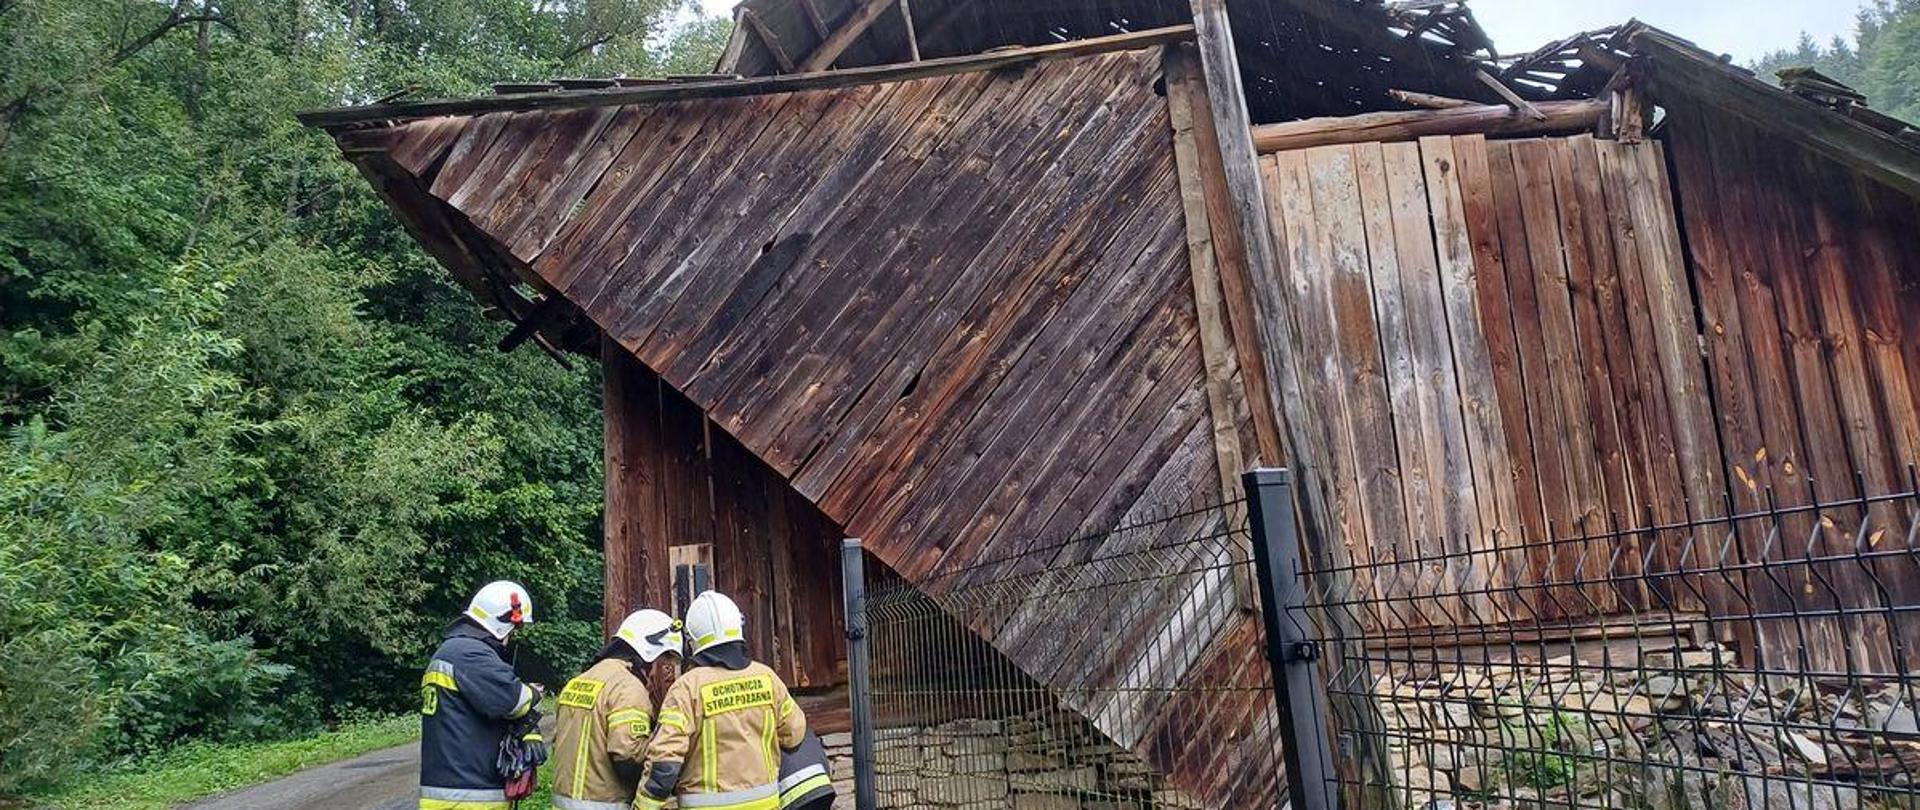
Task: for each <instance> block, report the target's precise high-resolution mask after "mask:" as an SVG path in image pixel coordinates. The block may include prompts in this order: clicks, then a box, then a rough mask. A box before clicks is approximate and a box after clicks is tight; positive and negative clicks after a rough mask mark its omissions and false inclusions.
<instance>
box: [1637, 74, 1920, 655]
mask: <svg viewBox="0 0 1920 810" xmlns="http://www.w3.org/2000/svg"><path fill="white" fill-rule="evenodd" d="M1662 104H1663V105H1664V106H1665V107H1666V109H1667V113H1668V123H1667V125H1666V127H1665V131H1666V133H1667V135H1666V138H1667V141H1668V143H1669V144H1670V145H1671V149H1672V153H1673V165H1674V171H1675V176H1676V178H1675V179H1676V181H1677V184H1676V189H1677V194H1678V196H1679V200H1680V211H1681V215H1682V217H1681V218H1682V221H1683V222H1684V224H1685V231H1686V234H1687V241H1688V245H1689V248H1690V253H1691V258H1692V260H1693V268H1694V284H1695V291H1696V294H1697V297H1698V300H1699V307H1700V313H1701V320H1702V322H1703V324H1704V328H1703V330H1702V334H1703V336H1704V342H1705V347H1706V350H1707V356H1708V358H1709V362H1710V365H1711V367H1712V369H1713V387H1714V394H1715V403H1716V405H1717V412H1718V419H1717V422H1716V427H1717V429H1718V431H1719V434H1720V439H1721V442H1722V444H1723V446H1724V447H1725V456H1724V464H1725V469H1726V470H1727V476H1728V480H1729V487H1728V488H1729V490H1730V495H1729V498H1730V500H1731V502H1732V504H1733V506H1734V508H1735V509H1737V510H1738V511H1740V512H1743V513H1744V512H1752V511H1755V510H1759V509H1764V508H1765V507H1766V504H1767V500H1768V499H1769V498H1772V499H1773V500H1774V501H1775V502H1776V503H1778V504H1780V505H1782V506H1789V507H1790V506H1800V505H1806V504H1812V503H1816V502H1832V501H1836V500H1841V499H1848V498H1858V497H1861V496H1863V495H1865V496H1873V495H1884V494H1889V493H1894V492H1906V491H1910V488H1911V487H1912V486H1913V481H1912V479H1911V478H1910V476H1911V474H1912V473H1911V466H1910V465H1912V464H1914V463H1916V461H1920V416H1916V414H1920V320H1916V319H1920V209H1917V208H1916V204H1915V201H1914V200H1913V199H1912V198H1910V197H1907V196H1905V195H1902V194H1899V193H1897V192H1894V191H1892V190H1890V189H1888V188H1886V187H1884V186H1882V185H1880V184H1878V183H1876V182H1874V181H1872V180H1868V179H1865V178H1863V177H1861V176H1859V175H1857V174H1856V173H1854V172H1851V171H1849V170H1847V169H1845V168H1844V167H1842V166H1840V165H1838V164H1835V163H1831V162H1829V161H1827V160H1825V159H1823V158H1820V157H1818V156H1816V155H1813V154H1811V153H1809V152H1808V151H1807V150H1805V149H1803V148H1801V147H1800V146H1798V145H1796V144H1794V143H1792V142H1788V141H1786V140H1783V139H1781V138H1779V137H1777V136H1773V135H1769V134H1767V133H1765V132H1762V131H1761V130H1760V129H1758V128H1756V127H1754V126H1752V125H1750V124H1748V123H1745V122H1744V121H1743V120H1742V119H1739V118H1735V117H1732V116H1728V115H1725V114H1721V113H1718V112H1715V111H1713V110H1711V109H1709V108H1703V107H1696V106H1694V105H1692V104H1690V103H1688V102H1686V101H1685V100H1683V99H1670V100H1669V99H1663V101H1662ZM1906 506H1910V504H1907V505H1906ZM1857 512H1858V510H1857V509H1838V510H1832V511H1830V512H1828V513H1826V514H1825V516H1824V518H1825V519H1821V520H1816V519H1815V518H1814V516H1813V515H1812V514H1804V515H1800V516H1796V517H1795V518H1794V519H1790V520H1788V521H1786V528H1787V531H1786V532H1784V536H1782V537H1780V538H1778V539H1777V540H1775V541H1773V542H1771V543H1769V542H1768V538H1767V537H1766V536H1765V535H1764V532H1762V531H1760V530H1759V527H1757V526H1754V527H1749V531H1746V532H1743V536H1742V546H1743V550H1744V551H1745V553H1746V554H1747V555H1748V558H1749V559H1753V560H1756V561H1759V562H1763V563H1764V562H1765V561H1767V560H1789V559H1795V558H1805V557H1807V556H1809V555H1811V556H1813V557H1816V558H1817V557H1821V556H1825V555H1850V554H1851V553H1852V550H1853V549H1855V548H1856V547H1864V548H1866V549H1869V550H1873V549H1887V548H1892V547H1894V546H1892V545H1891V544H1910V543H1911V542H1912V538H1910V537H1908V536H1907V532H1908V531H1909V527H1911V526H1912V525H1914V524H1913V519H1914V516H1913V515H1912V514H1910V513H1909V512H1908V510H1907V508H1905V506H1900V505H1895V504H1889V503H1882V504H1880V505H1878V506H1876V507H1875V508H1874V509H1872V510H1870V512H1869V515H1868V516H1869V518H1870V519H1871V523H1870V524H1868V525H1866V526H1865V527H1864V528H1863V527H1862V525H1861V524H1860V522H1859V519H1858V515H1857ZM1783 570H1788V571H1791V572H1793V578H1794V579H1795V581H1793V582H1782V583H1779V585H1778V586H1777V587H1775V588H1769V589H1767V590H1766V591H1764V592H1761V593H1756V594H1754V595H1753V598H1754V599H1755V602H1756V604H1757V605H1758V606H1760V607H1762V608H1768V609H1779V608H1781V607H1782V606H1783V605H1785V604H1787V603H1788V600H1795V601H1797V602H1799V603H1800V604H1803V605H1812V606H1816V607H1817V608H1818V609H1820V610H1823V611H1828V612H1831V611H1832V610H1833V608H1834V607H1836V606H1837V607H1840V608H1870V609H1873V610H1874V611H1877V610H1878V609H1879V607H1880V604H1881V599H1882V594H1881V589H1880V587H1879V586H1880V584H1884V585H1885V586H1887V588H1888V593H1887V594H1886V597H1887V598H1889V599H1891V600H1892V601H1893V603H1895V604H1909V605H1911V604H1915V603H1916V602H1920V570H1916V566H1915V565H1914V561H1913V559H1912V558H1911V556H1907V555H1892V556H1882V557H1881V558H1880V559H1878V560H1877V561H1875V562H1873V563H1872V564H1871V567H1869V566H1863V565H1861V564H1858V563H1856V562H1854V561H1852V560H1851V559H1846V560H1843V561H1840V562H1837V563H1835V564H1831V565H1825V564H1823V565H1816V566H1805V565H1798V566H1793V567H1791V568H1784V569H1783ZM1815 578H1818V579H1819V580H1820V581H1819V582H1818V583H1816V582H1814V581H1813V580H1814V579H1815ZM1876 580H1877V581H1876ZM1883 621H1884V620H1883V619H1882V618H1881V617H1879V616H1876V615H1873V613H1867V614H1865V615H1861V616H1858V617H1855V618H1851V619H1848V620H1845V621H1824V620H1823V621H1803V622H1799V623H1793V622H1779V623H1776V624H1775V625H1773V626H1763V627H1762V628H1761V632H1762V634H1763V635H1766V636H1768V638H1766V639H1764V642H1765V643H1763V644H1762V648H1763V649H1767V650H1770V651H1775V654H1776V658H1775V659H1774V663H1776V664H1780V665H1790V664H1793V663H1795V655H1796V652H1795V650H1796V649H1797V648H1798V647H1800V646H1802V645H1803V644H1804V645H1805V646H1807V647H1809V648H1811V651H1812V653H1813V657H1814V661H1815V663H1816V664H1819V665H1822V666H1825V667H1827V668H1829V669H1834V670H1836V671H1839V670H1843V669H1844V668H1845V667H1847V666H1854V667H1870V668H1873V669H1876V670H1878V671H1881V672H1891V671H1894V669H1893V668H1894V667H1895V666H1899V667H1900V668H1901V669H1904V668H1905V666H1906V664H1905V663H1904V662H1903V661H1902V660H1901V659H1902V658H1903V656H1902V655H1900V654H1899V653H1898V652H1897V651H1895V650H1893V649H1890V648H1889V646H1888V645H1887V643H1886V642H1885V641H1883V640H1884V639H1891V638H1904V640H1905V642H1906V644H1907V645H1908V646H1909V647H1911V646H1912V645H1913V644H1915V643H1916V642H1917V641H1920V628H1913V627H1911V625H1912V624H1913V623H1912V622H1907V623H1906V624H1907V625H1908V627H1907V628H1904V630H1905V632H1904V633H1888V632H1887V631H1888V628H1887V627H1886V626H1885V625H1884V623H1883ZM1801 633H1805V634H1806V636H1805V637H1803V636H1801V635H1800V634H1801ZM1863 640H1866V643H1862V641H1863ZM1843 653H1850V654H1851V655H1853V656H1855V659H1854V660H1853V661H1851V662H1849V661H1847V660H1845V659H1844V658H1843Z"/></svg>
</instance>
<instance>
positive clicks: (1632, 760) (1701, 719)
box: [1372, 642, 1920, 810]
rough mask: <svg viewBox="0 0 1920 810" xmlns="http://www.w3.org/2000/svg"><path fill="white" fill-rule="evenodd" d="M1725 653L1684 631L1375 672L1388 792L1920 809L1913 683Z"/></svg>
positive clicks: (1462, 802)
mask: <svg viewBox="0 0 1920 810" xmlns="http://www.w3.org/2000/svg"><path fill="white" fill-rule="evenodd" d="M1735 659H1736V656H1735V654H1734V651H1732V650H1730V649H1728V648H1726V647H1724V646H1721V645H1718V644H1714V643H1711V642H1709V643H1707V644H1704V645H1698V646H1696V645H1691V644H1687V643H1685V642H1682V643H1681V644H1680V646H1674V647H1669V648H1666V649H1655V650H1647V651H1644V652H1642V653H1640V654H1639V656H1638V659H1637V660H1634V661H1624V662H1623V661H1620V660H1617V659H1616V660H1611V661H1606V662H1604V663H1603V662H1601V661H1588V660H1576V659H1575V658H1574V657H1572V656H1563V657H1559V658H1550V659H1547V660H1545V661H1535V662H1523V663H1495V664H1489V665H1486V666H1453V665H1445V664H1443V665H1441V666H1439V667H1437V668H1430V669H1429V670H1428V672H1427V673H1426V675H1425V676H1423V677H1406V676H1405V675H1406V673H1405V671H1404V670H1402V671H1400V672H1396V673H1391V674H1388V675H1384V676H1382V677H1381V678H1379V680H1377V681H1376V682H1375V684H1374V686H1373V689H1372V693H1373V694H1374V695H1375V696H1377V698H1378V706H1379V710H1380V715H1381V720H1382V721H1383V723H1384V725H1385V728H1384V737H1385V740H1386V743H1387V750H1388V753H1389V755H1388V757H1387V759H1388V765H1389V767H1390V769H1391V770H1392V772H1393V784H1394V786H1395V791H1396V793H1397V794H1398V796H1397V798H1398V803H1399V804H1400V805H1401V806H1403V807H1407V808H1431V810H1462V809H1464V808H1488V809H1489V810H1493V809H1498V810H1507V809H1508V808H1511V809H1512V810H1534V809H1535V808H1539V809H1541V810H1545V808H1571V807H1583V808H1584V807H1618V808H1636V809H1639V810H1681V808H1712V809H1713V810H1745V808H1750V807H1751V808H1792V809H1793V810H1863V809H1867V810H1871V809H1873V808H1883V807H1884V808H1895V807H1897V808H1903V810H1920V728H1916V724H1915V705H1916V704H1915V700H1916V698H1920V683H1915V682H1913V681H1912V680H1908V681H1906V682H1905V683H1902V682H1900V681H1899V680H1897V679H1893V678H1883V679H1879V680H1875V681H1871V682H1862V681H1858V680H1856V681H1855V683H1854V684H1853V686H1852V688H1849V686H1848V684H1847V682H1846V679H1844V678H1836V679H1832V680H1830V681H1825V682H1822V681H1817V680H1815V679H1809V678H1797V677H1788V676H1781V675H1768V676H1764V677H1763V676H1759V675H1756V674H1755V672H1754V671H1753V668H1751V667H1748V668H1747V669H1746V670H1744V671H1743V670H1742V669H1741V667H1740V664H1739V663H1738V662H1737V661H1736V660H1735ZM1776 671H1777V670H1776Z"/></svg>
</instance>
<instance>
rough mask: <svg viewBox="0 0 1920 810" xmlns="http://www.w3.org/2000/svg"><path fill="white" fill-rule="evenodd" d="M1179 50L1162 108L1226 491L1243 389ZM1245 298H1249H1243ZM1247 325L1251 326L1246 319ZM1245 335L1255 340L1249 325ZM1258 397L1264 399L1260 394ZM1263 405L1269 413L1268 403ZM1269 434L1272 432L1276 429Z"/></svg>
mask: <svg viewBox="0 0 1920 810" xmlns="http://www.w3.org/2000/svg"><path fill="white" fill-rule="evenodd" d="M1179 54H1181V51H1179V50H1175V49H1169V50H1168V51H1167V73H1168V76H1167V112H1168V118H1169V120H1170V121H1171V123H1172V124H1173V155H1174V162H1175V165H1176V166H1177V168H1178V171H1179V174H1180V206H1181V211H1182V213H1183V215H1184V217H1185V220H1186V231H1187V272H1188V274H1189V276H1190V277H1191V278H1192V280H1193V304H1194V309H1195V313H1196V315H1197V317H1198V323H1199V327H1200V352H1201V356H1202V358H1203V360H1204V367H1205V369H1206V388H1207V411H1208V413H1209V414H1210V415H1211V416H1212V424H1213V430H1212V434H1213V447H1214V456H1215V460H1216V462H1217V466H1218V467H1219V471H1220V487H1221V491H1222V492H1231V491H1233V488H1234V486H1236V485H1237V482H1238V479H1239V475H1240V473H1241V472H1243V471H1245V469H1246V468H1245V466H1244V463H1243V460H1242V459H1243V456H1242V453H1241V450H1240V433H1239V425H1240V422H1241V419H1240V414H1242V413H1245V412H1246V404H1245V399H1244V398H1243V393H1244V392H1236V391H1234V390H1233V385H1232V381H1233V378H1234V376H1235V375H1236V374H1237V373H1238V372H1239V362H1238V361H1237V360H1236V359H1235V358H1234V347H1235V345H1236V343H1237V341H1236V340H1235V339H1234V338H1233V337H1230V336H1229V335H1228V329H1229V326H1228V323H1229V320H1230V318H1231V315H1230V314H1229V313H1228V311H1227V304H1226V300H1225V298H1224V297H1223V294H1222V292H1221V286H1220V283H1221V280H1220V268H1219V266H1218V265H1217V264H1216V260H1215V257H1214V249H1213V233H1212V231H1213V227H1212V225H1211V224H1210V223H1209V219H1208V210H1207V190H1206V187H1207V185H1208V184H1207V182H1206V179H1205V177H1204V175H1203V174H1202V164H1201V157H1200V154H1199V150H1200V147H1199V145H1198V144H1197V143H1196V140H1195V137H1194V114H1193V101H1194V100H1193V99H1191V98H1189V97H1188V94H1189V93H1192V92H1193V91H1194V90H1195V89H1197V86H1196V85H1195V83H1194V82H1192V81H1189V80H1187V78H1186V76H1185V75H1183V74H1185V73H1187V72H1190V71H1192V69H1193V67H1192V65H1191V64H1190V62H1191V61H1192V60H1190V59H1187V58H1183V57H1181V56H1180V55H1179ZM1246 303H1247V304H1249V305H1250V304H1251V303H1252V302H1251V300H1246ZM1247 326H1248V327H1251V326H1252V324H1251V322H1249V323H1248V324H1247ZM1246 339H1247V340H1250V341H1251V340H1255V338H1253V336H1252V334H1251V332H1250V331H1249V332H1248V333H1247V334H1246ZM1248 376H1249V377H1250V376H1252V375H1248ZM1243 379H1244V378H1243ZM1260 385H1261V386H1262V388H1260V389H1256V390H1260V391H1261V393H1262V394H1264V385H1265V381H1264V379H1263V380H1261V382H1260ZM1260 401H1262V402H1263V403H1264V401H1265V397H1264V396H1262V397H1261V400H1260ZM1264 410H1265V411H1266V412H1267V414H1268V418H1269V419H1271V417H1272V409H1271V408H1265V409H1264ZM1274 435H1275V436H1276V438H1277V436H1278V433H1277V431H1276V432H1275V434H1274Z"/></svg>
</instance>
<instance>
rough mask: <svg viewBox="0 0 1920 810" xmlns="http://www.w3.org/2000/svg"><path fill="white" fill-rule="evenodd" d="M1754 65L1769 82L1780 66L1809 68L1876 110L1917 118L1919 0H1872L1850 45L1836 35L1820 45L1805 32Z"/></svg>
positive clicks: (1919, 105) (1919, 112)
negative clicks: (1856, 93) (1854, 92)
mask: <svg viewBox="0 0 1920 810" xmlns="http://www.w3.org/2000/svg"><path fill="white" fill-rule="evenodd" d="M1752 67H1753V71H1754V72H1755V73H1757V74H1759V75H1760V76H1761V77H1762V78H1765V79H1768V80H1770V81H1771V80H1775V78H1776V77H1775V75H1774V74H1775V73H1776V72H1777V71H1779V70H1782V69H1784V68H1793V67H1811V68H1814V69H1816V70H1819V71H1820V72H1821V73H1824V74H1826V75H1827V76H1829V77H1831V78H1833V79H1834V80H1835V81H1838V82H1840V83H1842V84H1845V85H1848V86H1850V87H1852V88H1854V89H1855V90H1858V91H1860V92H1861V93H1862V94H1864V95H1865V96H1866V97H1867V103H1868V104H1869V105H1870V106H1872V107H1873V108H1874V109H1875V110H1878V111H1880V112H1883V113H1886V114H1888V115H1891V116H1894V117H1896V118H1902V119H1905V120H1907V121H1910V122H1914V121H1920V0H1874V2H1871V3H1869V4H1867V5H1865V6H1863V7H1862V8H1861V9H1860V13H1859V16H1858V17H1857V18H1856V22H1855V25H1854V42H1853V43H1852V44H1849V43H1848V42H1847V40H1846V39H1845V38H1843V37H1835V38H1834V39H1833V41H1832V42H1830V43H1828V44H1827V45H1825V46H1824V47H1823V46H1821V45H1820V44H1819V43H1818V42H1815V41H1814V39H1813V38H1812V37H1810V36H1808V35H1806V34H1804V33H1803V34H1801V35H1800V41H1799V42H1798V43H1797V44H1796V45H1795V46H1794V47H1793V48H1791V49H1787V50H1780V51H1774V52H1771V53H1768V54H1767V55H1765V56H1763V57H1761V58H1760V59H1759V61H1757V62H1755V63H1754V64H1753V66H1752Z"/></svg>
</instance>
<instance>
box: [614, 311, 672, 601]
mask: <svg viewBox="0 0 1920 810" xmlns="http://www.w3.org/2000/svg"><path fill="white" fill-rule="evenodd" d="M600 360H601V383H602V385H603V386H604V388H603V403H604V404H603V407H604V409H605V420H606V427H605V445H606V451H605V456H606V483H605V486H606V516H605V519H604V521H603V525H604V527H605V532H606V536H605V543H604V549H605V557H606V572H605V581H606V591H605V596H604V598H603V606H602V611H603V612H602V621H603V625H602V631H603V632H604V633H607V634H611V633H612V632H613V630H614V628H616V627H618V626H619V625H620V620H621V619H623V618H625V617H626V615H627V613H629V612H631V611H633V610H635V609H638V608H639V607H641V606H644V605H665V604H669V603H670V601H671V599H670V597H671V594H672V591H673V583H672V580H671V576H672V575H671V572H668V571H667V570H666V566H667V539H666V526H665V525H664V520H663V517H664V516H663V514H662V511H661V507H662V497H663V495H662V491H661V481H660V478H659V472H660V465H661V464H663V463H664V461H665V459H664V458H663V453H662V448H661V446H660V441H659V440H660V429H661V424H660V401H659V390H658V389H659V383H658V381H657V380H655V379H654V377H653V375H652V374H650V373H648V372H647V370H646V368H645V367H643V366H641V365H640V364H639V363H638V362H636V361H635V360H634V359H633V358H632V357H630V356H628V355H627V353H626V351H625V350H623V349H621V348H620V347H619V346H618V345H617V344H615V343H614V342H613V341H612V340H607V339H603V340H602V342H601V350H600Z"/></svg>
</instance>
